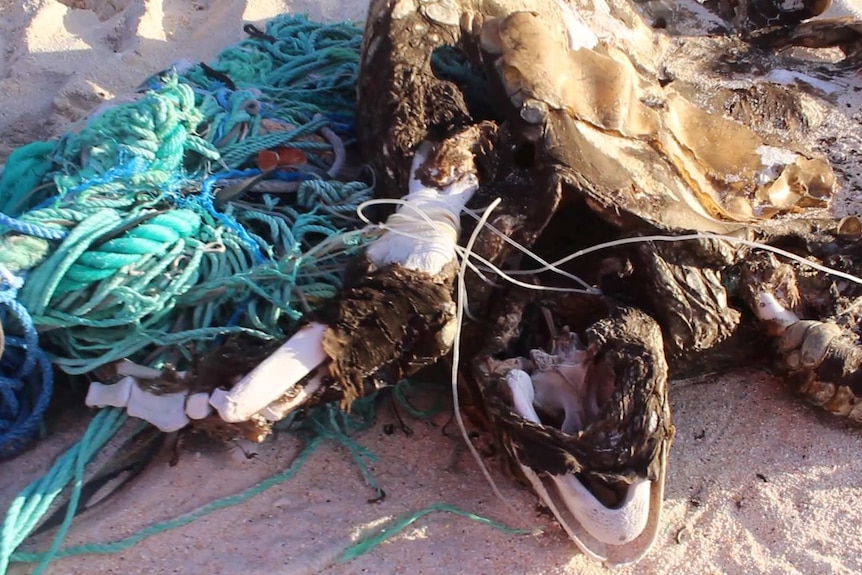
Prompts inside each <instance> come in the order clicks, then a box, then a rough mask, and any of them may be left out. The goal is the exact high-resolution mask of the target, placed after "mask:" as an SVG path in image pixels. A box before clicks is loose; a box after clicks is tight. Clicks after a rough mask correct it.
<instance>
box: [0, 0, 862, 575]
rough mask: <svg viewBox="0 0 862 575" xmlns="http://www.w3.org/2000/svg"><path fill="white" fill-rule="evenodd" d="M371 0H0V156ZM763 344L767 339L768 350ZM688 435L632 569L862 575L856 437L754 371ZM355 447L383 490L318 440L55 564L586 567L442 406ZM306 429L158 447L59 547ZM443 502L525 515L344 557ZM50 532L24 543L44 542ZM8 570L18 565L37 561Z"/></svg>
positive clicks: (10, 486) (379, 429)
mask: <svg viewBox="0 0 862 575" xmlns="http://www.w3.org/2000/svg"><path fill="white" fill-rule="evenodd" d="M365 9H366V3H365V2H363V0H351V1H350V2H343V3H342V2H340V1H339V0H318V1H311V0H309V1H296V2H289V1H284V2H280V1H275V0H248V1H244V0H64V1H63V2H59V1H57V0H25V1H24V2H20V1H17V0H0V15H2V16H0V163H2V162H3V161H5V158H6V157H7V156H8V154H9V153H10V152H11V151H12V150H14V149H15V148H16V147H18V146H21V145H23V144H26V143H28V142H31V141H33V140H37V139H47V138H51V137H55V136H58V135H61V134H62V133H63V132H64V131H65V130H67V129H68V128H69V126H70V125H71V124H72V123H74V122H76V121H77V120H79V119H81V118H83V117H84V116H85V115H86V114H87V113H88V112H89V111H90V110H92V109H93V108H94V107H95V106H97V105H99V104H101V103H103V102H105V101H108V100H111V99H112V98H115V97H121V96H122V95H124V94H127V93H130V92H131V91H133V90H134V89H135V87H136V86H137V85H138V84H140V82H141V81H142V80H144V79H145V78H146V77H148V76H149V75H151V74H152V73H154V72H157V71H159V70H161V69H164V68H165V67H167V66H169V65H170V64H171V63H172V62H176V61H179V60H183V59H187V60H191V61H201V60H203V61H207V60H210V59H212V58H213V57H214V56H215V55H216V54H217V53H218V52H219V51H220V50H221V49H222V48H224V47H225V46H227V45H229V44H231V43H233V42H236V41H238V40H239V39H241V38H242V37H243V36H244V33H243V31H242V26H243V24H244V23H248V22H251V23H255V24H257V25H260V26H262V25H263V23H264V22H265V21H266V19H268V18H271V17H273V16H275V15H278V14H281V13H284V12H294V13H306V14H308V15H309V17H310V18H311V19H314V20H330V21H332V20H352V21H357V22H359V21H361V20H362V19H363V18H364V16H365ZM765 352H766V351H765V350H764V353H765ZM670 394H671V403H672V409H673V418H674V423H675V425H676V427H677V438H676V441H675V443H674V445H673V448H672V457H671V463H670V476H669V479H668V485H667V492H666V498H665V508H664V515H663V518H662V527H661V531H660V534H659V537H658V541H657V543H656V545H655V547H654V548H653V550H652V551H651V553H650V554H649V555H648V556H647V557H646V558H645V559H644V560H643V561H642V562H640V563H639V564H637V565H636V566H633V567H628V568H623V569H620V570H619V572H620V573H632V574H634V573H638V574H644V573H679V574H718V573H727V574H737V573H738V574H743V573H766V574H791V573H802V574H813V573H838V574H843V573H847V574H850V573H858V572H862V480H860V478H862V457H859V453H862V434H860V430H859V429H858V428H857V427H853V426H851V425H849V424H846V423H844V422H842V421H838V420H836V419H834V418H832V417H830V416H828V415H826V414H823V413H821V412H818V411H815V410H814V409H812V408H810V407H808V406H806V405H804V404H803V403H802V402H801V401H799V400H798V399H797V398H795V397H793V396H791V395H790V394H789V393H788V392H787V391H786V390H785V388H784V387H783V386H782V383H781V381H780V380H778V379H776V378H773V377H771V376H769V375H766V374H764V373H762V372H759V371H753V370H752V371H749V370H742V371H739V372H736V373H733V374H730V375H724V376H721V377H719V376H714V375H704V376H703V377H701V378H699V379H697V380H689V381H684V382H674V383H673V384H672V385H671V389H670ZM378 415H379V417H378V421H377V423H376V424H375V426H374V427H373V428H372V429H371V430H369V431H367V432H365V433H363V434H361V435H359V436H357V437H356V438H355V439H356V441H357V442H358V443H359V444H361V445H362V446H364V447H366V448H367V449H369V450H370V451H372V452H373V453H374V454H375V455H376V456H377V460H376V461H374V462H373V463H371V464H370V469H371V471H372V473H373V474H374V476H375V477H376V479H377V481H378V482H379V483H380V485H381V487H382V488H383V489H384V490H385V491H386V494H387V497H386V498H385V500H383V501H381V502H378V503H369V502H368V500H369V499H370V498H373V497H374V495H375V492H374V490H373V489H371V488H370V487H369V486H368V485H366V484H365V483H364V482H363V479H362V476H361V474H360V472H359V470H358V468H357V467H356V466H355V465H354V464H353V463H352V462H351V460H350V456H349V454H348V453H347V452H346V451H345V450H344V449H343V448H340V447H338V446H336V445H332V444H324V445H323V446H321V447H320V448H319V449H318V450H317V451H315V452H314V453H313V454H312V455H311V457H310V458H309V459H308V460H307V462H306V463H305V465H304V466H303V467H302V468H301V470H300V471H299V472H298V473H297V474H296V476H294V477H293V478H291V479H289V480H287V481H284V482H282V483H279V484H278V485H276V486H274V487H272V488H271V489H269V490H267V491H265V492H263V493H261V494H259V495H257V496H255V497H253V498H251V499H249V500H248V501H246V502H244V503H242V504H241V505H238V506H234V507H230V508H226V509H221V510H218V511H215V512H213V513H210V514H208V515H206V516H205V517H203V518H201V519H199V520H197V521H195V522H192V523H190V524H189V525H186V526H184V527H180V528H177V529H173V530H170V531H167V532H164V533H160V534H158V535H154V536H152V537H149V538H147V539H145V540H143V541H141V542H140V543H138V544H137V545H134V546H132V547H130V548H129V549H126V550H124V551H121V552H118V553H115V554H109V555H92V554H91V555H83V556H79V557H72V558H67V559H60V560H58V561H56V562H55V563H53V564H52V565H51V566H50V567H49V568H48V570H47V573H51V574H101V573H124V574H137V573H141V574H143V573H147V574H152V575H156V574H167V573H189V574H198V573H200V574H208V575H215V574H228V575H252V574H274V573H278V574H302V573H327V574H333V575H335V574H348V573H375V574H387V573H393V574H395V573H413V574H421V573H427V574H431V573H469V574H481V573H485V574H499V573H512V574H515V573H518V574H522V573H523V574H527V573H529V574H537V575H538V574H556V573H560V574H563V573H565V574H593V573H602V572H604V571H605V569H604V568H603V567H601V566H599V565H597V564H595V563H593V562H591V561H589V560H588V559H586V558H585V557H584V556H583V555H581V554H580V552H579V551H578V550H577V549H576V548H575V546H574V545H573V544H572V543H571V542H570V541H569V540H568V538H567V537H566V536H565V534H564V532H563V531H562V529H560V528H559V527H558V526H557V525H556V523H555V522H554V521H553V520H552V518H551V517H550V516H549V515H548V514H546V513H544V512H543V511H542V510H541V509H540V507H539V506H538V500H537V498H536V496H535V495H533V494H532V492H531V491H529V490H527V489H526V488H525V487H524V486H522V485H519V484H517V483H516V482H515V481H514V480H513V478H511V477H510V476H509V475H508V474H507V473H505V472H504V470H503V465H501V462H502V461H501V459H500V457H499V456H489V457H487V458H486V464H487V465H488V466H489V467H490V469H491V471H492V474H493V475H494V477H495V479H496V482H497V484H498V485H499V486H500V488H501V490H502V492H503V494H504V495H505V497H506V498H507V499H508V500H509V501H510V502H511V503H512V505H514V507H515V508H516V509H517V510H518V515H517V516H515V515H513V514H512V512H511V511H510V510H509V509H507V507H506V506H504V505H503V503H502V502H501V501H499V500H498V499H496V498H495V497H494V495H493V494H492V492H491V490H490V488H489V486H488V485H487V483H486V482H485V480H484V478H483V477H482V474H481V472H480V471H479V469H478V468H477V466H476V463H475V462H474V461H473V460H472V459H471V457H470V455H469V453H468V452H467V451H466V449H465V448H464V447H463V445H462V444H461V440H460V439H458V438H453V437H449V436H447V435H446V434H444V433H443V424H445V422H446V417H442V418H441V417H438V418H434V419H432V420H430V421H424V420H415V419H411V418H410V417H409V416H405V417H406V420H407V423H408V425H409V426H410V428H411V429H412V430H413V432H414V434H413V435H412V436H406V435H405V434H404V433H402V432H400V431H398V430H397V429H396V431H395V432H394V433H391V434H390V433H387V431H389V427H387V425H386V424H390V423H392V422H393V421H394V418H393V415H392V413H391V410H390V409H389V408H388V407H386V406H385V405H384V406H383V407H381V409H380V410H379V414H378ZM85 425H86V417H85V416H84V414H83V413H82V414H78V415H70V416H69V417H68V418H67V419H66V420H64V421H63V422H62V425H61V426H60V429H58V430H56V432H55V433H53V434H52V435H50V436H49V437H48V438H46V439H44V440H42V441H41V442H40V443H39V445H38V447H37V448H36V449H33V450H30V451H28V452H26V453H24V454H23V455H21V456H19V457H17V458H14V459H11V460H7V461H4V462H2V463H0V508H2V509H4V510H5V509H6V508H7V507H8V505H9V503H10V502H11V500H12V498H13V497H14V495H15V494H16V493H17V492H18V491H19V490H20V489H21V488H23V487H24V486H25V485H26V484H27V483H29V482H30V481H32V480H33V479H34V478H36V477H39V476H40V475H42V474H43V473H44V472H45V470H46V469H47V467H48V466H49V465H50V463H51V462H52V461H53V458H54V457H56V456H57V455H58V454H59V453H61V452H62V451H63V450H64V449H65V448H66V447H68V445H70V444H71V443H72V442H73V441H74V440H75V439H77V438H78V437H80V435H81V433H82V432H83V429H84V428H85ZM301 449H302V442H301V441H300V439H298V438H297V437H294V436H292V435H289V434H283V433H282V434H279V435H278V436H277V437H276V438H275V439H274V440H272V441H268V442H266V443H265V444H263V445H262V446H261V447H260V449H259V453H258V455H257V456H256V457H254V458H252V459H249V458H246V457H245V456H244V455H243V454H242V453H241V452H237V451H236V450H234V451H228V450H226V449H223V448H221V447H219V446H215V445H212V444H204V443H200V444H198V443H194V444H193V445H191V446H188V448H187V450H186V452H185V453H184V455H183V456H182V457H181V458H180V460H179V463H178V464H177V465H176V466H174V467H170V466H169V465H168V460H169V454H163V455H162V456H160V458H159V459H158V460H157V461H156V462H155V463H154V464H153V465H151V466H150V467H149V468H148V469H147V470H146V471H145V472H144V473H143V474H142V476H141V477H139V478H138V479H137V480H136V481H135V482H134V483H133V484H131V485H130V486H128V487H127V488H126V489H125V490H124V491H123V492H122V493H120V494H118V495H117V496H116V497H115V498H113V499H111V500H110V501H109V502H107V503H106V504H105V505H104V506H102V507H100V508H99V509H98V510H96V511H94V512H92V513H90V514H88V515H86V516H85V517H83V518H81V520H80V521H76V523H75V524H74V525H73V527H72V529H71V531H70V535H69V537H68V539H67V541H66V545H77V544H83V543H91V542H109V541H113V540H116V539H119V538H122V537H124V536H127V535H129V534H131V533H133V532H135V531H137V530H139V529H141V528H143V527H146V526H147V525H150V524H152V523H154V522H158V521H162V520H167V519H170V518H173V517H176V516H178V515H180V514H182V513H186V512H189V511H191V510H193V509H195V508H197V507H199V506H201V505H204V504H206V503H208V502H210V501H213V500H215V499H217V498H220V497H224V496H227V495H230V494H233V493H237V492H239V491H241V490H243V489H245V488H247V487H250V486H252V485H255V484H256V483H258V482H260V481H262V480H264V479H265V478H267V477H269V476H271V475H273V474H276V473H278V472H281V471H282V470H284V469H285V468H286V467H287V466H289V465H290V464H291V462H292V461H293V459H294V458H295V457H296V455H297V454H298V453H299V451H300V450H301ZM438 503H445V504H451V505H454V506H457V507H458V508H460V509H462V510H464V511H469V512H473V513H476V514H478V515H481V516H485V517H488V518H491V519H494V520H496V521H500V522H502V523H504V524H506V525H509V526H512V527H518V528H536V527H538V528H540V529H541V532H539V533H533V534H528V535H512V534H508V533H505V532H502V531H499V530H495V529H493V528H492V527H489V526H486V525H482V524H478V523H474V522H471V521H469V520H468V519H465V518H462V517H458V516H455V515H451V514H446V513H434V514H430V515H427V516H425V517H423V518H421V519H419V520H418V521H417V522H416V523H414V524H413V525H411V526H409V527H408V528H407V529H406V530H404V531H403V532H401V533H400V534H398V535H397V536H394V537H392V538H391V539H389V540H387V541H386V542H385V543H383V544H382V545H380V546H378V547H376V548H375V549H373V550H371V551H369V552H368V553H366V554H364V555H362V556H360V557H358V558H356V559H353V560H351V561H348V562H338V558H339V556H340V555H341V553H342V552H343V551H344V550H345V549H347V548H348V547H350V546H351V544H352V543H353V542H354V541H356V540H357V538H359V537H361V536H362V535H364V534H367V533H370V532H373V531H374V530H375V528H378V527H379V526H380V525H381V524H383V523H385V522H387V521H389V520H391V519H392V518H394V517H397V516H399V515H402V514H404V513H409V512H412V511H416V510H419V509H421V508H423V507H426V506H428V505H433V504H438ZM49 545H50V539H49V538H47V537H45V536H41V537H39V538H37V539H35V540H33V541H31V542H29V543H27V544H25V545H24V549H27V550H35V549H45V548H46V547H48V546H49ZM32 569H33V566H32V565H29V566H28V565H22V564H17V565H13V567H12V568H11V570H10V573H14V574H19V573H20V574H23V573H30V572H31V571H32Z"/></svg>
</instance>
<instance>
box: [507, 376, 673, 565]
mask: <svg viewBox="0 0 862 575" xmlns="http://www.w3.org/2000/svg"><path fill="white" fill-rule="evenodd" d="M505 382H506V384H507V386H508V388H509V390H510V391H511V394H512V404H513V408H514V411H515V412H516V413H517V414H518V415H520V416H521V417H522V418H524V419H526V420H527V421H530V422H531V423H534V424H536V425H543V424H542V422H541V419H540V418H539V415H538V413H537V411H536V409H535V407H534V402H535V401H536V388H535V386H534V382H533V379H532V378H531V377H530V375H529V374H528V373H527V372H525V371H523V370H521V369H518V368H513V369H511V370H510V371H509V372H508V373H507V374H506V375H505ZM567 419H568V418H567ZM668 448H669V441H663V442H662V446H661V448H660V450H659V453H658V457H659V460H660V461H659V467H658V473H657V476H656V478H655V480H652V481H651V480H649V479H648V478H646V477H639V478H637V479H636V480H635V481H633V482H632V483H630V484H627V485H626V486H625V487H624V488H623V490H624V496H623V497H622V501H621V502H619V503H618V504H617V505H614V506H607V505H605V504H604V503H603V502H602V501H600V500H599V499H598V498H597V497H596V496H595V495H594V494H593V493H592V492H591V491H590V490H589V489H588V488H587V486H586V485H584V483H583V482H582V481H581V480H580V479H579V478H578V477H577V476H576V475H575V474H573V473H567V474H564V475H555V474H551V473H544V474H542V475H541V476H540V475H539V474H538V473H536V471H534V470H533V469H532V468H530V467H529V466H527V465H524V464H523V463H521V462H520V461H518V465H519V467H520V468H521V471H522V473H523V474H524V476H525V477H526V478H527V479H528V481H529V482H530V484H531V485H532V487H533V489H534V490H535V492H536V494H537V495H538V496H539V498H540V499H541V500H542V501H543V502H544V503H545V505H547V506H548V508H550V510H551V512H552V513H553V514H554V516H555V517H556V518H557V520H558V521H559V523H560V525H561V526H562V527H563V529H564V530H565V531H566V533H567V534H568V535H569V537H570V538H571V539H572V540H573V541H574V542H575V544H576V545H577V546H578V547H579V548H580V549H581V551H583V553H584V554H585V555H587V556H588V557H591V558H592V559H594V560H596V561H601V562H603V563H605V564H607V565H613V566H619V565H626V564H630V563H634V562H636V561H638V560H639V559H640V558H642V557H643V556H644V555H645V554H646V553H647V552H648V551H649V549H650V548H651V547H652V545H653V543H654V542H655V538H656V536H657V535H658V526H659V523H660V516H661V507H662V501H663V499H664V485H665V478H666V470H667V456H668Z"/></svg>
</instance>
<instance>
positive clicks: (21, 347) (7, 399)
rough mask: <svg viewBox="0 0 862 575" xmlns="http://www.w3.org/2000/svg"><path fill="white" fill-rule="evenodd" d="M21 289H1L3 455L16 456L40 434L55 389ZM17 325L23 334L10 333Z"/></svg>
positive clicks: (0, 454)
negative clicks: (22, 301) (19, 298)
mask: <svg viewBox="0 0 862 575" xmlns="http://www.w3.org/2000/svg"><path fill="white" fill-rule="evenodd" d="M0 275H5V276H6V277H9V276H10V275H11V274H9V273H8V272H6V273H5V274H0ZM17 292H18V290H17V289H16V288H15V287H14V286H7V287H5V289H4V288H0V325H2V326H3V328H4V331H5V332H7V333H6V337H5V339H6V345H5V350H3V352H2V355H0V458H4V457H9V456H11V455H14V454H15V453H17V452H18V451H20V450H21V449H22V448H23V446H24V445H25V444H26V443H27V442H28V441H30V440H31V439H33V437H35V436H36V434H37V433H38V431H39V426H40V425H41V423H42V416H43V415H44V414H45V410H47V409H48V404H49V403H50V401H51V394H52V392H53V389H54V372H53V369H52V367H51V362H50V361H49V360H48V356H47V355H46V354H45V352H44V351H42V349H41V348H40V347H39V336H38V335H37V333H36V328H35V326H34V325H33V320H32V318H31V317H30V314H29V313H28V312H27V309H26V308H25V307H24V306H23V305H21V304H20V303H18V301H16V299H15V296H16V294H17ZM15 324H17V325H18V326H20V329H21V331H22V333H23V337H16V336H10V335H9V334H8V330H9V327H10V326H12V325H15ZM6 374H8V375H6Z"/></svg>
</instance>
